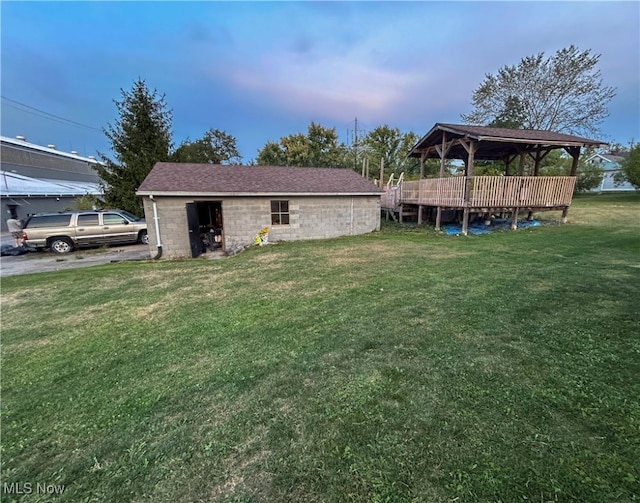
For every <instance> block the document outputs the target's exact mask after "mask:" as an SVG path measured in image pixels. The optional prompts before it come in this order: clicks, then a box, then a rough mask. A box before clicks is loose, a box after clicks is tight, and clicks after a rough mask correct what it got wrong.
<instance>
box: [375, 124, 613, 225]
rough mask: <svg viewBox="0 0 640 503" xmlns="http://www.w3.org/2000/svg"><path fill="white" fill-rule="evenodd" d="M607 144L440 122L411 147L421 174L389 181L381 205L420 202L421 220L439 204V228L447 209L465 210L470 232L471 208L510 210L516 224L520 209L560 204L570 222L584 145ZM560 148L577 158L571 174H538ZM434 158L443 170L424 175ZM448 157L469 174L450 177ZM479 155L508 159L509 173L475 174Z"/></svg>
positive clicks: (552, 134)
mask: <svg viewBox="0 0 640 503" xmlns="http://www.w3.org/2000/svg"><path fill="white" fill-rule="evenodd" d="M603 145H606V143H604V142H601V141H598V140H590V139H587V138H581V137H579V136H573V135H568V134H563V133H555V132H552V131H540V130H531V129H507V128H494V127H485V126H467V125H457V124H441V123H436V124H435V125H434V126H433V127H432V128H431V130H430V131H429V132H428V133H427V134H426V135H424V136H423V137H422V138H421V139H420V140H419V141H418V143H416V145H415V146H414V147H413V149H412V150H411V152H410V153H409V157H418V158H420V180H417V181H404V182H401V183H400V184H399V185H398V186H396V187H393V186H391V185H389V186H387V187H386V188H385V194H384V195H383V198H382V208H383V209H395V208H402V206H406V205H412V206H417V209H418V223H420V222H421V218H422V209H423V208H424V207H430V208H436V222H435V225H436V229H440V222H441V217H442V210H461V211H462V213H463V218H462V233H463V234H467V231H468V225H469V215H470V214H471V213H496V212H500V213H508V214H511V218H512V223H511V227H512V228H516V226H517V219H518V212H519V211H529V215H531V213H532V212H533V211H549V210H561V211H562V221H563V222H566V217H567V211H568V209H569V206H570V205H571V197H572V195H573V189H574V186H575V181H576V171H577V168H578V160H579V158H580V152H581V149H582V148H588V147H599V146H603ZM555 149H564V150H565V151H566V152H567V153H568V154H569V155H570V156H571V157H572V158H573V163H572V166H571V171H570V173H569V175H568V176H538V174H539V169H540V163H541V161H542V160H543V159H544V158H545V156H546V155H547V154H548V153H549V152H551V151H552V150H555ZM433 158H436V159H440V176H439V177H438V178H429V179H425V178H424V161H425V160H426V159H433ZM527 158H530V159H531V160H532V161H533V163H534V167H533V175H532V176H523V175H524V167H525V161H526V159H527ZM446 159H459V160H462V161H463V162H464V175H463V176H452V177H445V176H444V174H445V160H446ZM516 159H518V162H517V166H516V167H515V169H514V168H513V165H514V164H515V163H514V161H515V160H516ZM476 160H482V161H485V160H501V161H503V162H504V165H505V167H506V168H505V173H504V176H473V166H474V162H475V161H476ZM400 213H401V214H402V211H401V212H400Z"/></svg>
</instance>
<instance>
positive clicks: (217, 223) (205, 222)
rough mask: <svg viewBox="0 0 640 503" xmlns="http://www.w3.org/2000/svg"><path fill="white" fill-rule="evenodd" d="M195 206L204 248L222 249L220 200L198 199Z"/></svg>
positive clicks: (211, 249) (210, 249)
mask: <svg viewBox="0 0 640 503" xmlns="http://www.w3.org/2000/svg"><path fill="white" fill-rule="evenodd" d="M196 207H197V210H198V221H199V223H200V237H201V240H202V242H203V243H204V244H205V250H208V251H214V250H217V249H222V247H223V240H222V229H223V222H222V201H198V202H197V203H196Z"/></svg>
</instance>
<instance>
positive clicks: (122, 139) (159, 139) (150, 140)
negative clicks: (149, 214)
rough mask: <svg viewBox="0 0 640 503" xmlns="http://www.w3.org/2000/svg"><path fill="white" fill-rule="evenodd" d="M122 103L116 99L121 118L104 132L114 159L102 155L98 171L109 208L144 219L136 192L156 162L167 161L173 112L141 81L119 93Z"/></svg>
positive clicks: (162, 98) (162, 99)
mask: <svg viewBox="0 0 640 503" xmlns="http://www.w3.org/2000/svg"><path fill="white" fill-rule="evenodd" d="M120 92H121V95H122V100H121V101H117V100H114V103H115V104H116V107H117V108H118V113H119V118H118V119H117V120H116V122H115V125H113V126H112V125H111V124H109V125H108V126H107V128H106V129H105V130H104V133H105V135H106V136H107V138H109V141H110V142H111V150H112V151H113V153H114V155H115V160H112V159H111V158H109V157H107V156H106V155H105V154H102V153H100V154H99V155H100V158H101V160H102V163H103V165H102V166H98V167H97V168H96V171H97V172H98V175H99V176H100V178H101V179H102V185H103V188H104V200H105V203H106V204H107V206H108V207H112V208H119V209H123V210H127V211H130V212H131V213H134V214H135V215H138V216H143V214H144V211H143V207H142V201H141V199H140V198H139V197H138V196H136V190H137V189H138V187H139V186H140V184H141V183H142V181H143V180H144V179H145V178H146V176H147V175H148V174H149V171H151V168H152V167H153V165H154V164H155V163H156V162H160V161H167V160H168V159H169V152H170V149H171V120H172V115H171V111H170V110H167V109H166V105H165V101H164V95H163V96H158V95H157V93H156V91H155V90H154V91H153V92H151V91H149V89H147V86H146V83H145V81H144V80H142V79H138V80H137V81H136V82H135V83H134V84H133V87H132V89H131V91H130V92H126V91H124V90H122V89H121V90H120Z"/></svg>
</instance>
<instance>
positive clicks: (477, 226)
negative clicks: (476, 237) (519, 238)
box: [442, 218, 542, 235]
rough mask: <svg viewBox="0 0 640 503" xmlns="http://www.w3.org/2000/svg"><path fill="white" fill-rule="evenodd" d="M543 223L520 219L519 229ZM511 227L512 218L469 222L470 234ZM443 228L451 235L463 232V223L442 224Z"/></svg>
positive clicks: (538, 225) (486, 232)
mask: <svg viewBox="0 0 640 503" xmlns="http://www.w3.org/2000/svg"><path fill="white" fill-rule="evenodd" d="M540 225H542V224H541V223H540V222H538V221H537V220H518V229H528V228H530V227H540ZM510 228H511V219H506V218H496V219H494V220H491V225H485V224H484V222H483V221H482V220H475V221H473V222H471V223H470V224H469V228H468V229H469V234H489V233H491V232H493V231H501V230H506V229H510ZM442 230H443V231H444V232H446V233H447V234H449V235H457V234H462V225H457V224H447V225H443V226H442Z"/></svg>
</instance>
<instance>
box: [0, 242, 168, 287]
mask: <svg viewBox="0 0 640 503" xmlns="http://www.w3.org/2000/svg"><path fill="white" fill-rule="evenodd" d="M2 241H3V242H4V241H5V240H4V239H3V240H2ZM154 251H155V250H154ZM154 256H155V253H154ZM150 258H151V254H150V248H149V245H142V244H132V245H122V246H111V247H108V248H104V247H100V248H88V249H80V250H76V251H74V252H71V253H68V254H65V255H58V254H55V253H52V252H50V251H39V252H33V253H27V254H25V255H18V256H16V257H12V256H8V257H0V277H2V278H4V277H6V276H15V275H18V274H30V273H34V272H46V271H62V270H64V269H76V268H79V267H89V266H92V265H98V264H109V263H111V262H120V261H126V260H148V259H150Z"/></svg>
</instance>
